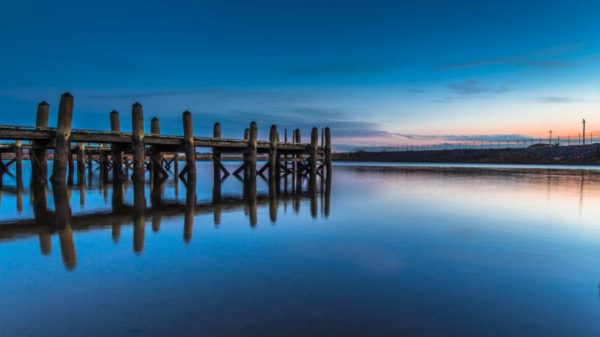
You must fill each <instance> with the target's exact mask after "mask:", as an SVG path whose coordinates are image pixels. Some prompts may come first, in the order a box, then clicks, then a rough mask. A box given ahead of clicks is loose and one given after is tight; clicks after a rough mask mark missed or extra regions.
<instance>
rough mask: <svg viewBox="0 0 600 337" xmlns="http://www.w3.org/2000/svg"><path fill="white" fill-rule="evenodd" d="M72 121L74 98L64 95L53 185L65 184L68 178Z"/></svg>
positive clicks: (55, 148) (59, 118)
mask: <svg viewBox="0 0 600 337" xmlns="http://www.w3.org/2000/svg"><path fill="white" fill-rule="evenodd" d="M72 120H73V96H72V95H71V94H69V93H64V94H63V95H62V96H61V98H60V103H59V106H58V123H57V126H56V139H55V145H54V162H53V165H52V177H51V178H50V180H51V181H52V183H53V184H64V183H65V180H66V177H67V162H68V156H69V147H70V137H71V123H72Z"/></svg>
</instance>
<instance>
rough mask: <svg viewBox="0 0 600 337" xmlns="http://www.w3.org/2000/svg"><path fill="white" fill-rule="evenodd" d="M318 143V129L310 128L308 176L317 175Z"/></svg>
mask: <svg viewBox="0 0 600 337" xmlns="http://www.w3.org/2000/svg"><path fill="white" fill-rule="evenodd" d="M318 145H319V129H317V128H312V132H311V133H310V163H309V165H310V177H311V178H313V177H315V178H316V175H317V147H318Z"/></svg>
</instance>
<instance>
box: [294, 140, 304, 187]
mask: <svg viewBox="0 0 600 337" xmlns="http://www.w3.org/2000/svg"><path fill="white" fill-rule="evenodd" d="M294 143H295V144H300V143H302V135H301V134H300V129H296V130H294ZM301 159H302V155H301V154H297V155H296V158H294V172H295V175H296V177H295V179H296V193H301V192H302V176H303V174H302V170H303V169H302V164H301V163H300V160H301Z"/></svg>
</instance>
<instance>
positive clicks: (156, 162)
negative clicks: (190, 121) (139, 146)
mask: <svg viewBox="0 0 600 337" xmlns="http://www.w3.org/2000/svg"><path fill="white" fill-rule="evenodd" d="M150 132H151V133H152V135H153V136H159V135H160V121H159V120H158V118H156V117H154V118H152V120H151V122H150ZM162 161H163V154H162V153H161V151H160V147H158V146H153V147H152V155H151V156H150V166H151V168H152V171H151V172H152V183H153V186H154V188H157V187H158V188H159V187H160V185H161V184H162V182H163V181H164V180H165V179H166V178H167V177H168V174H167V172H166V171H165V170H164V169H163V167H162Z"/></svg>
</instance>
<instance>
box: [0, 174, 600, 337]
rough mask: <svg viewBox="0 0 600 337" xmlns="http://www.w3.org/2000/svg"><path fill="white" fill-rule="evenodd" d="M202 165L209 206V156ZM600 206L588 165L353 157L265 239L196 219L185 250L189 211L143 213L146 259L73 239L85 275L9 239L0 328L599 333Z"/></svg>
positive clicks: (92, 235)
mask: <svg viewBox="0 0 600 337" xmlns="http://www.w3.org/2000/svg"><path fill="white" fill-rule="evenodd" d="M232 166H234V165H232ZM392 166H393V165H392ZM199 170H200V171H199V176H198V177H199V180H198V195H199V197H198V199H199V201H202V200H204V201H209V200H210V196H211V192H210V191H211V187H212V186H211V182H210V177H211V176H212V175H211V174H210V170H211V168H210V164H208V163H200V164H199ZM5 187H6V188H7V189H8V190H10V189H11V185H10V182H9V179H8V178H7V177H5ZM241 190H242V186H241V184H239V183H238V182H236V181H235V180H234V179H231V178H230V179H229V180H228V181H227V183H226V184H225V185H224V186H223V193H224V194H230V195H238V196H241ZM258 190H259V192H261V191H262V192H266V191H267V185H266V184H265V183H264V182H262V181H260V180H259V185H258ZM128 193H131V188H130V189H129V190H128ZM178 193H179V195H178V199H179V200H180V201H181V202H184V201H185V188H183V186H179V192H178ZM50 195H51V193H50V194H49V196H50ZM27 198H28V193H25V195H24V201H23V205H24V209H23V212H22V213H21V215H19V214H18V213H17V212H16V211H15V210H14V208H15V200H14V199H15V197H14V193H12V194H11V193H10V192H9V191H5V192H4V194H3V196H2V203H1V205H0V211H1V212H2V213H1V214H2V219H5V214H8V216H7V217H8V218H10V219H15V218H19V217H20V216H23V217H28V216H30V215H31V210H30V207H29V200H28V199H27ZM71 198H72V203H71V205H72V208H73V212H74V213H75V214H77V213H80V212H83V211H85V212H88V211H90V212H91V211H93V210H95V209H102V208H105V209H110V191H108V198H107V200H108V201H107V202H104V201H103V192H102V191H101V190H98V189H97V188H89V189H88V190H86V198H85V199H86V200H85V201H86V204H85V208H80V206H78V205H79V198H78V192H77V191H73V192H72V194H71ZM147 198H148V200H150V199H149V195H148V196H147ZM169 198H171V199H176V197H175V192H174V187H173V186H172V184H171V185H170V186H167V187H166V189H165V199H169ZM319 198H320V197H319ZM148 204H149V201H148ZM598 205H600V173H599V172H595V171H590V170H585V171H583V170H548V169H546V168H537V169H535V170H523V169H516V168H507V167H496V168H488V169H485V170H480V169H475V168H461V169H451V168H447V167H442V168H440V167H437V168H425V169H415V168H407V167H368V168H366V167H353V166H342V165H339V166H337V167H336V169H335V172H334V179H333V187H332V196H331V214H330V216H329V217H328V218H327V219H326V218H324V217H322V216H318V217H317V218H314V219H313V218H312V217H311V216H310V211H309V209H310V202H309V200H308V199H302V204H301V208H300V212H299V213H298V214H295V213H294V212H293V211H292V209H291V208H290V207H289V205H288V208H287V211H285V207H284V205H283V204H282V202H280V205H279V215H278V221H277V222H276V223H275V224H271V222H270V220H269V209H268V205H267V204H265V205H259V206H258V224H257V226H256V228H255V229H252V228H251V227H250V226H249V225H248V219H247V216H246V215H245V214H244V209H243V208H238V209H237V210H233V211H230V212H224V213H223V214H222V217H221V224H220V225H219V226H218V227H215V226H214V224H213V215H212V214H210V213H205V214H203V213H198V214H197V215H196V217H195V219H194V227H193V239H192V240H191V241H190V242H188V243H184V240H183V219H182V216H181V215H174V216H169V217H163V219H162V223H161V226H160V229H159V231H158V232H156V233H155V232H153V231H152V230H151V218H147V219H146V233H145V243H144V251H143V253H142V254H140V255H136V254H134V253H133V251H132V242H133V230H132V227H131V226H130V225H126V226H125V225H124V227H123V229H122V232H121V237H120V239H119V241H118V242H117V243H114V242H113V241H112V239H111V231H110V227H108V228H102V229H98V228H95V229H91V230H86V231H74V241H75V246H76V250H77V267H76V268H75V269H74V270H73V271H71V272H67V271H66V269H65V268H64V267H63V265H62V262H61V257H60V252H59V250H60V249H59V241H58V238H57V237H56V235H53V236H52V247H53V251H52V253H51V254H50V255H48V256H43V255H42V254H40V248H39V243H38V239H37V237H36V236H32V237H24V238H20V239H15V240H7V241H3V242H0V272H1V275H2V277H0V291H2V299H3V300H2V301H0V325H1V326H2V327H3V328H2V329H3V333H6V334H7V336H13V335H27V333H30V334H31V335H34V336H48V335H77V336H100V335H112V336H121V335H140V336H163V335H183V336H194V335H207V336H211V335H214V336H228V335H236V336H240V335H246V336H269V335H272V336H280V335H293V336H323V335H356V336H365V335H376V336H403V335H406V336H595V335H597V334H598V332H600V301H599V300H598V296H599V294H598V283H599V282H600V263H599V261H600V232H599V231H598V228H600V226H598V219H600V217H599V215H600V214H599V213H600V212H599V211H598V210H597V209H598ZM109 220H110V219H107V221H109ZM0 335H1V333H0Z"/></svg>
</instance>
